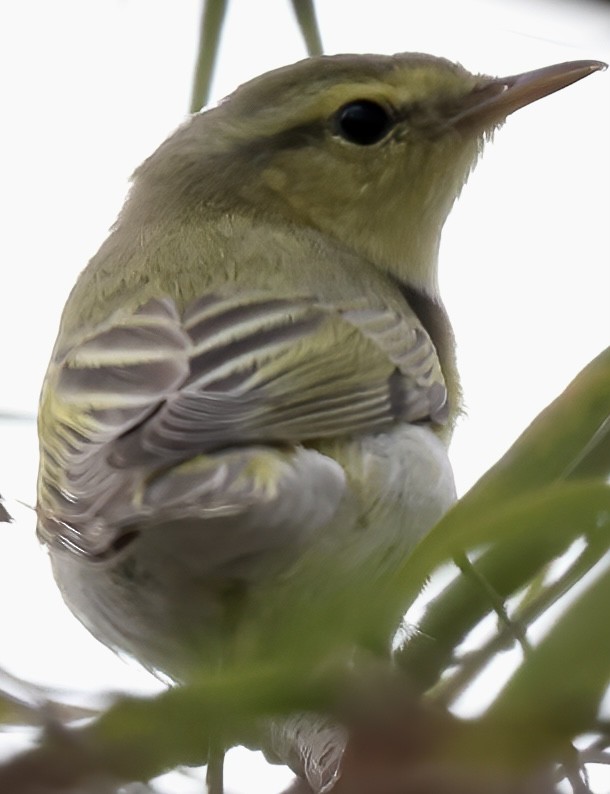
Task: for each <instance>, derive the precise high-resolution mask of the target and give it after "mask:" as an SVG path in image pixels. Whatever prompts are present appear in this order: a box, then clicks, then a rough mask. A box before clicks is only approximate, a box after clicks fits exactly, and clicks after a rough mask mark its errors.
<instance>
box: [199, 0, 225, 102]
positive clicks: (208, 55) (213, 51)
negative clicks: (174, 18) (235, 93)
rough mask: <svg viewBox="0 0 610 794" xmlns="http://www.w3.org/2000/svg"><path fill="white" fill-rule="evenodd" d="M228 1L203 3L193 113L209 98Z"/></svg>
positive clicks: (218, 0)
mask: <svg viewBox="0 0 610 794" xmlns="http://www.w3.org/2000/svg"><path fill="white" fill-rule="evenodd" d="M228 2H229V0H205V1H204V3H203V6H202V9H201V26H200V29H199V50H198V53H197V64H196V66H195V75H194V77H193V92H192V94H191V105H190V112H191V113H198V112H199V111H200V110H201V108H202V107H204V105H205V104H206V102H207V101H208V99H209V96H210V88H211V86H212V78H213V76H214V68H215V66H216V59H217V57H218V50H219V47H220V36H221V33H222V25H223V23H224V19H225V14H226V11H227V5H228Z"/></svg>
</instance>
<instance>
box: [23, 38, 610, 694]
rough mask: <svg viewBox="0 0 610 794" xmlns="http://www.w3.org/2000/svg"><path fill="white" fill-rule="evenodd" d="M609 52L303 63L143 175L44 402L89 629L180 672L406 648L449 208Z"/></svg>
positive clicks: (42, 510)
mask: <svg viewBox="0 0 610 794" xmlns="http://www.w3.org/2000/svg"><path fill="white" fill-rule="evenodd" d="M602 67H603V64H601V63H598V62H596V61H577V62H572V63H563V64H559V65H555V66H550V67H548V68H544V69H539V70H537V71H533V72H528V73H526V74H521V75H517V76H512V77H507V78H492V77H487V76H483V75H473V74H471V73H469V72H468V71H466V70H465V69H464V68H462V67H461V66H458V65H456V64H454V63H451V62H449V61H447V60H443V59H441V58H436V57H432V56H429V55H422V54H400V55H394V56H384V55H338V56H332V57H318V58H310V59H307V60H304V61H301V62H299V63H296V64H293V65H291V66H287V67H285V68H281V69H277V70H275V71H272V72H269V73H268V74H264V75H262V76H260V77H257V78H256V79H254V80H252V81H251V82H249V83H247V84H245V85H243V86H241V87H240V88H238V89H237V90H236V91H235V92H234V93H233V94H232V95H230V96H229V97H228V98H226V99H225V100H224V101H222V102H221V103H220V104H219V105H218V106H217V107H214V108H212V109H210V110H207V111H205V112H202V113H199V114H196V115H194V116H193V117H191V118H190V119H189V120H188V121H187V122H186V123H185V124H184V125H183V126H181V127H180V128H179V129H178V130H177V131H176V132H175V133H174V134H173V135H171V136H170V137H169V138H168V139H167V140H166V141H165V142H164V143H163V144H162V145H161V146H160V147H159V148H158V149H157V151H156V152H154V154H152V155H151V156H150V157H149V158H148V159H147V160H146V161H145V162H144V163H143V164H142V165H141V166H140V167H139V168H138V169H137V170H136V172H135V174H134V177H133V186H132V188H131V191H130V193H129V196H128V198H127V200H126V202H125V206H124V207H123V209H122V211H121V213H120V215H119V217H118V220H117V221H116V223H115V225H114V226H113V228H112V230H111V233H110V236H109V237H108V239H107V240H106V241H105V242H104V244H103V245H102V247H101V248H100V250H99V251H98V253H97V254H96V255H95V256H94V257H93V259H92V260H91V261H90V262H89V264H88V265H87V267H86V268H85V270H84V271H83V272H82V274H81V275H80V277H79V279H78V281H77V283H76V285H75V287H74V288H73V290H72V293H71V295H70V297H69V299H68V302H67V304H66V307H65V310H64V313H63V316H62V320H61V327H60V330H59V335H58V338H57V343H56V345H55V349H54V351H53V354H52V358H51V362H50V365H49V369H48V372H47V375H46V379H45V382H44V386H43V390H42V397H41V404H40V418H39V429H40V474H39V484H38V505H37V513H38V533H39V536H40V539H41V540H42V541H43V542H44V543H45V544H46V546H47V547H48V549H49V552H50V556H51V561H52V565H53V570H54V574H55V577H56V579H57V582H58V584H59V587H60V588H61V591H62V594H63V597H64V598H65V600H66V602H67V604H68V606H69V607H70V609H71V610H72V611H73V612H74V613H75V614H76V615H77V617H78V618H79V619H80V620H81V621H82V622H83V623H84V624H85V626H87V628H88V629H89V630H90V631H91V632H92V633H93V634H94V635H95V636H96V637H97V638H98V639H100V640H101V641H102V642H104V643H106V644H107V645H109V646H111V647H112V648H114V649H116V650H119V651H121V652H123V653H129V654H133V656H135V657H136V658H137V659H139V660H140V661H141V662H142V663H143V664H145V665H146V666H148V667H149V668H151V669H154V670H157V671H163V672H164V673H166V674H167V675H169V676H171V677H173V678H174V679H176V680H189V677H191V676H193V675H195V674H196V671H197V670H198V669H199V668H200V667H201V666H204V667H205V666H206V665H207V666H208V668H210V667H214V666H217V665H218V664H221V663H222V664H231V663H234V664H237V663H238V660H240V659H241V660H244V663H253V662H254V661H256V660H257V659H263V658H267V657H274V655H278V654H279V655H281V654H282V653H287V654H289V653H290V649H291V648H295V647H297V648H298V652H299V653H302V652H303V653H306V650H307V648H313V649H314V650H312V654H314V655H316V653H318V651H320V648H322V647H324V648H328V646H329V644H330V645H332V644H333V643H336V644H341V645H342V646H345V644H346V643H347V644H348V645H349V643H353V644H354V645H357V644H358V643H363V644H366V645H371V644H372V645H375V644H377V645H380V644H381V645H383V644H385V645H389V643H390V640H391V634H392V629H393V628H394V627H395V626H396V623H397V621H398V620H399V618H400V605H396V604H392V605H389V604H385V603H383V600H382V599H379V598H377V596H376V594H377V593H378V592H379V585H380V583H381V582H382V581H383V579H384V576H386V575H387V573H388V571H392V570H395V568H396V567H397V566H398V565H399V564H400V563H401V561H403V560H404V558H405V555H407V554H408V553H409V550H410V549H411V548H412V547H413V545H414V544H415V543H416V542H417V540H418V539H419V538H420V537H421V536H422V535H423V534H424V533H425V532H426V531H427V530H428V529H429V528H430V527H431V526H432V525H433V524H434V523H435V522H437V521H438V519H439V518H440V517H441V516H442V515H443V513H444V512H445V511H446V510H447V509H448V508H449V506H450V505H451V504H452V502H453V501H454V499H455V489H454V483H453V476H452V471H451V467H450V464H449V460H448V457H447V444H448V442H449V439H450V436H451V431H452V428H453V425H454V422H455V420H456V416H457V414H458V412H459V410H460V388H459V382H458V374H457V370H456V363H455V354H454V338H453V334H452V331H451V326H450V323H449V320H448V318H447V315H446V313H445V310H444V308H443V304H442V301H441V297H440V294H439V286H438V279H437V254H438V250H439V240H440V235H441V229H442V227H443V223H444V221H445V219H446V218H447V215H448V213H449V211H450V209H451V206H452V205H453V203H454V201H455V199H456V197H457V196H458V194H459V192H460V190H461V189H462V186H463V185H464V183H465V182H466V179H467V177H468V175H469V173H470V171H471V170H472V169H473V167H474V165H475V163H476V161H477V159H478V157H479V155H480V153H481V150H482V148H483V144H484V141H485V140H486V139H487V138H489V136H490V135H491V134H492V133H493V131H494V130H495V129H496V128H497V127H499V126H500V125H501V124H502V122H503V121H504V120H505V118H506V117H507V116H508V115H509V114H510V113H512V112H513V111H515V110H517V109H518V108H521V107H523V106H524V105H527V104H528V103H530V102H533V101H535V100H537V99H539V98H541V97H543V96H546V95H547V94H550V93H552V92H553V91H557V90H559V89H561V88H563V87H565V86H567V85H569V84H570V83H573V82H575V81H577V80H580V79H581V78H583V77H585V76H587V75H589V74H591V73H592V72H595V71H596V70H598V69H600V68H602ZM346 594H347V595H346ZM348 596H349V597H348ZM354 597H357V598H358V600H357V602H355V601H354ZM328 605H332V609H331V608H329V607H328ZM325 627H326V628H325ZM318 628H320V632H321V633H320V637H321V638H322V639H319V638H317V635H316V632H317V631H318ZM316 648H317V651H316V650H315V649H316Z"/></svg>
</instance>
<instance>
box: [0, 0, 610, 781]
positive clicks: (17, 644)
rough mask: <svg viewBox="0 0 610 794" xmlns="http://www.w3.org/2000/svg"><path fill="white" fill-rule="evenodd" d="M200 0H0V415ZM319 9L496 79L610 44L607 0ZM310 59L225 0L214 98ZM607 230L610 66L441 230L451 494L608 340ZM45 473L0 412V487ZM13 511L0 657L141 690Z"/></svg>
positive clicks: (29, 492)
mask: <svg viewBox="0 0 610 794" xmlns="http://www.w3.org/2000/svg"><path fill="white" fill-rule="evenodd" d="M199 6H200V0H180V2H177V1H176V0H52V2H50V1H49V0H29V2H25V1H23V2H16V0H13V2H12V3H11V2H4V3H2V4H0V74H2V88H1V92H2V93H1V96H2V109H3V124H2V131H1V132H0V137H1V141H0V196H1V198H0V201H1V203H2V217H3V219H4V220H3V223H2V233H1V235H0V275H1V282H0V285H1V286H0V290H1V292H0V295H1V302H0V366H1V368H2V369H1V372H0V413H1V412H2V411H8V412H24V413H32V414H33V413H34V412H35V410H36V403H37V398H38V392H39V387H40V382H41V380H42V376H43V373H44V369H45V367H46V363H47V361H48V357H49V354H50V350H51V347H52V344H53V341H54V338H55V334H56V329H57V323H58V320H59V315H60V312H61V309H62V306H63V303H64V301H65V298H66V296H67V293H68V291H69V289H70V287H71V286H72V284H73V282H74V280H75V278H76V276H77V274H78V273H79V271H80V270H81V269H82V268H83V267H84V265H85V264H86V262H87V260H88V259H89V258H90V257H91V256H92V255H93V253H95V251H96V249H97V247H98V246H99V244H100V243H101V242H102V240H103V239H104V237H105V235H106V233H107V229H108V227H109V226H110V224H111V223H112V222H113V220H114V218H115V216H116V214H117V212H118V210H119V209H120V206H121V203H122V199H123V196H124V194H125V191H126V188H127V178H128V176H129V174H130V173H131V172H132V171H133V169H134V168H135V166H136V165H138V164H139V162H141V160H143V159H144V157H146V156H147V155H148V154H149V153H150V152H151V151H152V150H153V149H154V148H155V147H156V146H157V145H158V144H159V143H160V142H161V141H162V140H163V139H164V137H166V135H167V134H168V133H169V132H171V130H172V129H173V128H175V127H176V126H177V125H178V124H179V123H180V122H181V121H182V120H183V118H184V116H185V113H186V109H187V107H188V101H189V95H190V89H191V77H192V69H193V64H194V58H195V50H196V43H197V31H198V26H199V13H200V11H199ZM318 14H319V21H320V26H321V31H322V37H323V41H324V45H325V49H326V51H327V52H329V53H334V52H384V53H392V52H397V51H406V50H419V51H427V52H431V53H433V54H436V55H443V56H446V57H449V58H451V59H453V60H459V61H460V62H461V63H463V64H464V66H466V67H467V68H468V69H470V70H471V71H475V72H477V71H481V72H486V73H489V74H498V75H502V74H514V73H517V72H520V71H526V70H528V69H533V68H537V67H540V66H544V65H547V64H550V63H556V62H560V61H565V60H576V59H582V58H586V59H589V58H592V59H598V60H605V61H610V4H609V3H602V2H594V1H593V0H592V1H591V2H588V0H574V1H573V2H570V1H569V0H564V1H563V2H562V0H548V1H547V2H543V1H542V0H540V1H539V2H535V1H534V0H461V1H458V0H444V1H443V0H419V2H406V0H405V1H404V2H401V0H375V2H371V3H368V2H359V3H358V2H354V0H318ZM304 55H305V53H304V49H303V45H302V43H301V40H300V37H299V35H298V31H297V27H296V24H295V22H294V20H293V18H292V13H291V9H290V8H289V4H288V1H287V0H257V2H252V0H250V1H248V0H232V2H231V5H230V10H229V16H228V19H227V24H226V26H225V31H224V35H223V49H222V51H221V57H220V62H219V64H218V69H217V79H216V81H215V83H214V90H213V99H218V98H220V97H222V96H224V95H225V94H226V93H228V92H230V91H231V90H232V89H233V88H234V87H235V86H236V85H237V84H239V83H241V82H243V81H245V80H247V79H249V78H251V77H253V76H255V75H256V74H259V73H261V72H263V71H266V70H268V69H271V68H274V67H276V66H279V65H282V64H285V63H289V62H292V61H295V60H298V59H299V58H301V57H304ZM609 227H610V73H608V72H607V73H605V74H596V75H593V76H591V77H589V78H587V79H586V80H583V81H581V82H579V83H577V84H576V85H574V86H571V87H569V88H567V89H565V90H563V91H561V92H559V93H557V94H554V95H553V96H551V97H548V98H546V99H543V100H541V101H540V102H538V103H535V104H534V105H532V106H530V107H528V108H526V109H524V110H521V111H519V112H518V113H516V114H515V115H514V116H512V117H510V118H509V120H508V122H507V125H506V127H505V128H504V129H503V130H502V131H500V132H499V133H498V134H497V136H496V139H495V141H494V143H493V144H492V145H491V146H489V147H488V149H487V152H486V154H485V156H484V158H483V160H482V162H481V163H480V164H479V166H478V168H477V170H476V171H475V173H474V174H473V176H472V177H471V180H470V183H469V184H468V185H467V187H466V189H465V190H464V193H463V196H462V198H461V199H460V201H459V202H458V204H457V206H456V208H455V209H454V211H453V213H452V215H451V217H450V219H449V221H448V223H447V225H446V228H445V234H444V238H443V246H442V251H441V287H442V291H443V295H444V298H445V302H446V304H447V308H448V311H449V313H450V316H451V318H452V321H453V324H454V328H455V332H456V336H457V339H458V345H459V361H460V369H461V373H462V377H463V385H464V392H465V397H466V404H467V409H468V417H467V418H465V419H464V420H463V421H462V422H461V424H460V426H459V428H458V431H457V433H456V437H455V441H454V444H453V447H452V458H453V463H454V468H455V471H456V478H457V481H458V486H459V489H460V491H462V492H463V491H464V490H465V489H467V488H468V487H469V486H470V485H471V484H472V483H473V482H474V481H475V480H476V479H477V478H478V476H480V474H482V473H483V472H484V471H485V470H486V469H487V468H488V467H489V466H490V465H491V464H492V463H493V462H494V461H495V460H496V459H497V458H498V457H499V456H500V455H501V454H502V453H503V452H504V451H505V449H506V448H507V447H508V446H509V445H510V443H511V442H512V441H513V440H514V439H515V438H516V437H517V436H518V435H519V433H520V432H521V431H522V430H523V429H524V428H525V427H526V426H527V424H528V423H529V422H530V421H531V420H532V419H533V418H534V416H535V415H536V414H537V413H538V412H539V411H540V410H541V409H542V408H543V407H544V406H545V405H546V404H547V403H548V402H550V400H552V399H553V398H554V397H555V396H556V395H557V394H558V393H559V392H560V391H561V390H562V389H563V388H564V387H565V386H566V385H567V383H568V382H569V381H570V380H571V379H572V378H573V377H574V376H575V375H576V373H577V372H578V371H579V370H580V369H581V368H582V367H583V366H584V365H585V364H586V363H587V362H588V361H589V360H590V359H591V358H593V357H594V356H595V355H596V354H597V353H598V352H600V351H601V350H602V349H603V348H604V347H606V346H607V345H608V344H609V343H610V309H609V306H610V232H609ZM35 469H36V452H35V437H34V430H33V425H32V423H27V422H6V421H4V422H3V421H0V492H1V493H2V494H3V495H5V496H8V497H11V498H17V499H23V500H24V501H26V502H28V503H30V504H33V502H34V481H35ZM16 512H17V513H18V519H19V520H18V522H17V523H16V524H14V525H12V526H11V527H4V526H2V529H1V530H0V604H2V605H3V606H2V609H1V610H0V637H1V638H2V645H0V665H4V666H6V667H7V668H8V669H10V670H11V671H12V672H15V673H17V674H19V675H22V676H24V677H25V678H28V679H33V680H37V681H41V682H44V683H52V684H54V685H58V686H59V685H64V686H71V687H77V688H81V687H84V688H92V689H96V688H99V689H104V688H107V687H121V686H122V687H129V686H137V685H139V686H145V682H143V678H142V676H141V675H140V674H139V673H138V672H137V671H135V670H134V669H133V668H129V667H127V666H125V665H124V664H123V663H122V662H119V661H117V660H116V659H115V658H114V657H113V656H112V655H111V654H110V653H109V652H107V651H106V650H105V649H103V648H101V647H99V646H98V645H97V643H95V642H94V641H93V640H91V639H90V638H89V637H88V635H87V634H86V632H85V631H84V630H83V629H81V628H80V626H78V624H76V622H75V621H74V620H73V619H72V618H71V616H69V615H67V614H66V612H67V610H65V608H64V607H63V605H62V604H61V602H60V600H59V597H58V596H57V594H56V592H55V590H54V587H53V586H52V584H51V582H50V576H49V573H48V570H47V565H46V559H45V558H44V555H43V554H42V553H40V552H39V551H38V549H37V547H36V545H35V543H34V541H33V520H32V517H31V514H30V513H29V512H28V511H26V510H25V509H19V508H17V511H16ZM245 763H246V761H244V760H243V758H242V759H241V760H240V762H239V763H234V764H233V765H232V766H231V767H230V771H229V788H230V791H231V792H234V794H239V793H240V792H242V791H243V792H255V791H256V789H255V787H254V785H253V774H252V773H250V772H248V774H247V776H246V778H245V780H246V782H245V783H239V782H238V781H235V780H234V774H236V772H235V770H237V771H239V770H240V769H241V768H242V765H243V764H245ZM231 769H233V770H234V771H233V772H231ZM256 776H257V777H258V776H259V772H258V771H257V772H256ZM274 786H275V789H274ZM280 788H281V783H279V782H277V783H274V782H268V781H265V782H264V783H263V782H261V789H260V790H261V791H265V792H266V793H267V794H268V793H269V792H270V791H274V790H276V789H277V790H279V789H280ZM184 791H185V792H186V789H185V790H184Z"/></svg>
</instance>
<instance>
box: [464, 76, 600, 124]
mask: <svg viewBox="0 0 610 794" xmlns="http://www.w3.org/2000/svg"><path fill="white" fill-rule="evenodd" d="M606 68H607V64H605V63H603V62H602V61H568V62H566V63H557V64H554V65H553V66H545V67H544V68H543V69H535V70H534V71H533V72H524V73H523V74H517V75H513V76H511V77H495V78H491V77H489V78H482V82H481V83H480V84H479V85H478V86H477V87H476V88H475V89H474V90H473V91H471V92H470V94H468V96H466V97H464V100H463V101H462V102H461V103H460V107H459V109H456V110H457V112H456V113H454V114H453V115H452V117H451V119H450V121H449V123H450V124H451V126H452V127H455V128H457V129H462V128H466V127H485V126H487V125H489V124H494V123H500V122H502V121H504V119H505V118H506V117H507V116H508V115H510V114H511V113H514V111H515V110H519V108H522V107H525V106H526V105H529V104H530V102H535V101H536V100H537V99H542V97H545V96H548V95H549V94H552V93H554V92H555V91H559V90H560V89H562V88H565V87H566V86H568V85H571V84H572V83H576V82H577V81H578V80H582V78H583V77H588V75H590V74H593V72H598V71H602V70H604V69H606Z"/></svg>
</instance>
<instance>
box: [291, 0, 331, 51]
mask: <svg viewBox="0 0 610 794" xmlns="http://www.w3.org/2000/svg"><path fill="white" fill-rule="evenodd" d="M291 3H292V8H293V10H294V13H295V16H296V18H297V22H298V23H299V28H300V30H301V34H302V35H303V40H304V41H305V46H306V47H307V54H308V55H322V53H323V52H324V48H323V47H322V38H321V37H320V29H319V27H318V21H317V19H316V9H315V6H314V2H313V0H291Z"/></svg>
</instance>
